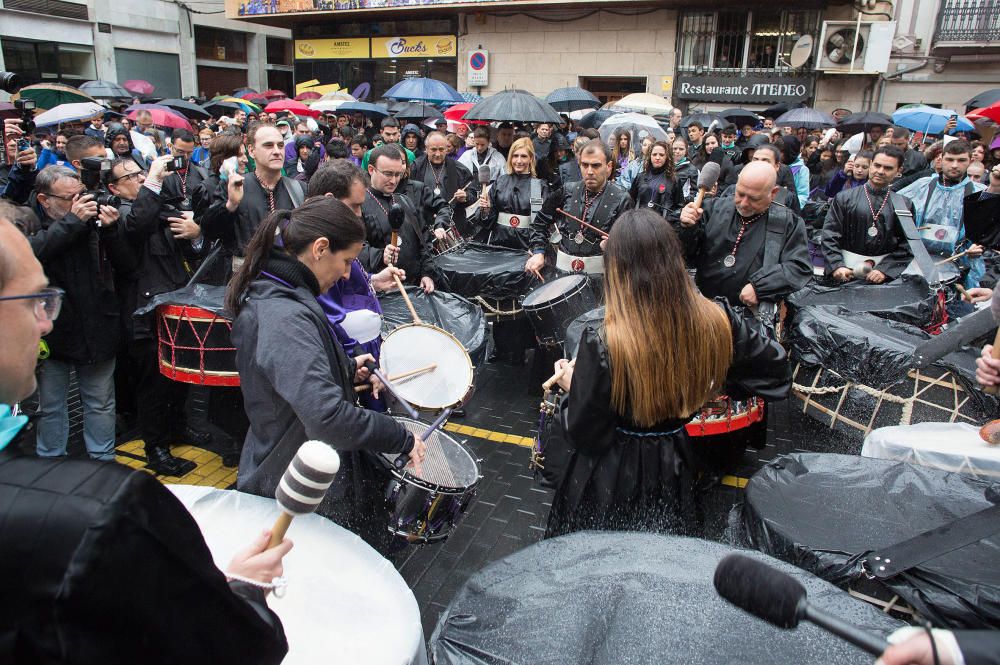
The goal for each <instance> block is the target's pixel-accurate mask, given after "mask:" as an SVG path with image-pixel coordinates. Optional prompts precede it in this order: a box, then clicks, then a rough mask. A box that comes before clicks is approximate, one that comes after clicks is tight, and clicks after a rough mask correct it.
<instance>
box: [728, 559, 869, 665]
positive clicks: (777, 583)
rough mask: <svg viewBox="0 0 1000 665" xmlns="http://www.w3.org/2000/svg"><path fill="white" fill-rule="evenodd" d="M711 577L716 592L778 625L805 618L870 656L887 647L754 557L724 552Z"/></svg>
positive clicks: (742, 608)
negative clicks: (811, 600)
mask: <svg viewBox="0 0 1000 665" xmlns="http://www.w3.org/2000/svg"><path fill="white" fill-rule="evenodd" d="M713 581H714V584H715V590H716V592H718V594H719V595H720V596H722V597H723V598H725V599H726V600H728V601H729V602H730V603H732V604H733V605H735V606H736V607H738V608H740V609H741V610H743V611H744V612H748V613H750V614H752V615H754V616H755V617H757V618H759V619H763V620H764V621H767V622H768V623H770V624H772V625H774V626H777V627H778V628H795V627H797V626H798V625H799V621H801V620H803V619H805V620H806V621H809V622H811V623H813V624H815V625H817V626H819V627H820V628H822V629H823V630H825V631H827V632H829V633H832V634H834V635H836V636H837V637H839V638H841V639H843V640H846V641H847V642H850V643H851V644H853V645H854V646H856V647H858V648H860V649H864V650H865V651H867V652H868V653H870V654H872V655H873V656H881V655H882V652H883V651H885V650H886V649H887V648H888V647H889V643H888V642H887V641H886V640H884V639H882V638H881V637H878V636H877V635H872V634H870V633H868V632H865V631H863V630H861V629H860V628H858V627H857V626H853V625H851V624H849V623H847V622H846V621H843V620H841V619H838V618H837V617H835V616H833V615H832V614H829V613H827V612H825V611H823V610H821V609H819V608H817V607H815V606H814V605H812V604H811V603H810V602H809V600H808V599H807V598H806V590H805V587H803V586H802V585H801V584H799V582H798V580H796V579H795V578H793V577H792V576H790V575H787V574H785V573H783V572H781V571H780V570H776V569H775V568H772V567H771V566H768V565H767V564H765V563H762V562H760V561H757V560H756V559H751V558H750V557H747V556H744V555H742V554H728V555H726V556H725V557H724V558H723V559H722V561H720V562H719V565H718V566H716V568H715V579H714V580H713Z"/></svg>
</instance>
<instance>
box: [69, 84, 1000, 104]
mask: <svg viewBox="0 0 1000 665" xmlns="http://www.w3.org/2000/svg"><path fill="white" fill-rule="evenodd" d="M81 89H82V87H81ZM997 102H1000V88H993V89H992V90H983V91H982V92H981V93H979V94H978V95H976V96H975V97H973V98H972V99H970V100H969V101H967V102H965V105H966V106H967V107H968V108H970V109H981V108H985V107H987V106H992V105H993V104H996V103H997Z"/></svg>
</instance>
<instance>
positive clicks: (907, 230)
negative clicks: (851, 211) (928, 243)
mask: <svg viewBox="0 0 1000 665" xmlns="http://www.w3.org/2000/svg"><path fill="white" fill-rule="evenodd" d="M888 196H890V197H891V198H892V207H893V211H894V212H895V213H896V219H898V220H899V225H900V226H901V227H902V228H903V235H904V236H906V242H907V244H909V246H910V253H911V254H913V260H914V261H915V262H916V264H917V268H918V269H919V270H920V274H921V276H922V277H923V278H924V279H925V280H927V283H928V284H935V283H937V282H938V281H939V280H938V277H937V274H938V270H937V267H936V266H935V265H934V261H933V260H931V255H930V254H928V253H927V248H926V247H924V241H923V239H922V238H921V237H920V232H919V231H917V227H916V225H915V224H914V223H913V213H911V212H910V210H909V209H908V208H907V207H906V199H904V198H903V196H902V195H901V194H899V193H897V192H894V191H892V190H889V194H888Z"/></svg>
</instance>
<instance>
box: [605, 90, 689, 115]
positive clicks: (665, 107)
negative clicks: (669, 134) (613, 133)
mask: <svg viewBox="0 0 1000 665" xmlns="http://www.w3.org/2000/svg"><path fill="white" fill-rule="evenodd" d="M609 106H610V107H611V108H616V109H623V110H624V109H628V110H634V111H639V112H641V113H648V114H650V115H653V114H654V113H670V112H671V111H673V110H674V107H673V106H672V105H671V104H670V100H667V99H664V98H663V97H660V96H659V95H654V94H652V93H649V92H633V93H632V94H631V95H626V96H624V97H622V98H621V99H619V100H618V101H617V102H615V103H613V104H610V105H609Z"/></svg>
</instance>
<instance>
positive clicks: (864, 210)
mask: <svg viewBox="0 0 1000 665" xmlns="http://www.w3.org/2000/svg"><path fill="white" fill-rule="evenodd" d="M867 189H868V185H863V186H861V187H854V188H852V189H845V190H843V191H841V192H840V193H839V194H837V196H835V197H834V199H833V202H832V203H831V204H830V209H829V210H828V211H827V213H826V220H825V221H824V222H823V235H822V246H823V256H824V257H826V261H827V263H829V264H830V272H831V273H832V272H833V271H835V270H837V269H838V268H845V267H846V268H854V266H846V265H845V264H844V257H843V254H842V253H841V250H842V249H846V250H847V251H849V252H854V253H855V254H861V255H863V256H881V255H882V254H888V256H886V257H885V258H884V259H882V260H881V261H879V262H878V263H877V264H876V265H875V269H876V270H878V271H879V272H882V273H884V274H885V276H886V277H887V278H888V279H890V280H892V279H896V278H898V277H899V276H900V275H902V274H903V271H904V270H906V266H908V265H909V264H910V261H912V260H913V253H912V252H910V245H909V243H907V241H906V235H905V234H904V233H903V227H902V226H900V224H899V221H898V220H897V219H896V213H895V212H894V210H893V203H892V200H891V199H890V200H889V201H887V202H886V204H885V207H884V208H882V212H881V213H879V216H878V219H877V220H875V228H876V229H878V234H877V235H876V236H875V237H872V236H870V235H868V229H869V228H871V226H872V211H871V208H870V207H869V205H868V199H867V198H865V190H867ZM868 195H869V196H871V199H872V203H874V205H875V207H876V209H877V208H878V206H879V205H881V202H882V200H883V199H884V198H885V195H886V192H877V193H876V194H874V195H873V194H872V193H871V191H868ZM899 198H901V199H902V200H903V201H904V202H905V203H906V207H907V208H909V209H910V212H913V203H912V202H911V201H910V200H909V199H907V198H906V197H902V196H901V197H899Z"/></svg>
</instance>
